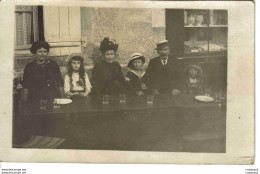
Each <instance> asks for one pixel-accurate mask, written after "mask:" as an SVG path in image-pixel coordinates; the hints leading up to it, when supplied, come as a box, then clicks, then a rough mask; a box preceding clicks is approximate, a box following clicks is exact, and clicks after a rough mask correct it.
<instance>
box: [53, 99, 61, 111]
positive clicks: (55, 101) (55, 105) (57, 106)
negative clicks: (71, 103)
mask: <svg viewBox="0 0 260 174" xmlns="http://www.w3.org/2000/svg"><path fill="white" fill-rule="evenodd" d="M53 108H54V109H59V108H60V105H59V99H54V100H53Z"/></svg>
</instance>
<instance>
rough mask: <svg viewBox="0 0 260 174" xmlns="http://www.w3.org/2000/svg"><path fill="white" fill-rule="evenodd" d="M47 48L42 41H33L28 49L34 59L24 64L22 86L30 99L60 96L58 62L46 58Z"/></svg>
mask: <svg viewBox="0 0 260 174" xmlns="http://www.w3.org/2000/svg"><path fill="white" fill-rule="evenodd" d="M49 50H50V46H49V44H48V43H47V42H44V41H37V42H35V43H33V45H32V47H31V49H30V51H31V53H32V54H33V55H34V58H35V60H34V61H33V62H31V63H29V64H27V65H26V67H25V69H24V76H23V87H24V90H25V91H28V100H30V101H39V100H41V99H49V98H57V97H61V94H62V93H61V92H62V90H63V88H62V87H63V79H62V76H61V73H60V68H59V66H58V64H57V63H56V62H55V61H54V60H50V59H48V58H47V56H48V53H49ZM26 93H27V92H26ZM26 93H25V94H26ZM24 97H25V98H27V97H26V96H24Z"/></svg>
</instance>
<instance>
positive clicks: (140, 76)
mask: <svg viewBox="0 0 260 174" xmlns="http://www.w3.org/2000/svg"><path fill="white" fill-rule="evenodd" d="M129 71H130V72H132V73H134V74H135V75H137V76H138V77H139V78H142V77H143V76H144V74H145V71H144V70H142V74H141V75H139V74H137V73H136V72H135V71H134V70H132V69H130V70H129Z"/></svg>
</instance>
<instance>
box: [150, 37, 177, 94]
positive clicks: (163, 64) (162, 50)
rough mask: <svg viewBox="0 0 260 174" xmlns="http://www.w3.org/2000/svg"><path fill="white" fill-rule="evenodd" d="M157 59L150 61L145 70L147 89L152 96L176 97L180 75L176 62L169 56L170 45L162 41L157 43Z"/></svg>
mask: <svg viewBox="0 0 260 174" xmlns="http://www.w3.org/2000/svg"><path fill="white" fill-rule="evenodd" d="M156 50H157V52H158V54H159V57H156V58H154V59H151V60H150V62H149V65H148V67H147V70H146V76H147V85H148V88H150V89H152V90H153V93H154V94H160V93H168V94H173V95H178V94H179V93H180V92H181V91H180V90H181V85H180V84H181V83H180V81H181V73H180V70H179V67H180V66H178V64H177V60H176V59H175V58H173V57H171V56H170V52H171V50H170V43H169V42H168V41H167V40H163V41H161V42H159V43H157V48H156Z"/></svg>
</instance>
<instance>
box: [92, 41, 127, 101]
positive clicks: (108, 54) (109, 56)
mask: <svg viewBox="0 0 260 174" xmlns="http://www.w3.org/2000/svg"><path fill="white" fill-rule="evenodd" d="M117 49H118V44H116V43H115V42H112V41H110V40H109V38H108V37H107V38H104V40H103V41H102V42H101V44H100V50H101V52H102V55H103V58H104V60H102V61H100V62H99V63H97V64H95V66H94V68H93V71H92V79H91V83H92V94H93V95H95V96H101V95H104V94H108V95H118V94H120V93H121V92H123V90H124V88H123V87H124V85H125V79H124V76H123V73H122V69H121V66H120V65H119V63H118V62H116V61H114V59H115V55H116V51H117Z"/></svg>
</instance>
